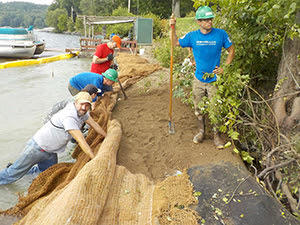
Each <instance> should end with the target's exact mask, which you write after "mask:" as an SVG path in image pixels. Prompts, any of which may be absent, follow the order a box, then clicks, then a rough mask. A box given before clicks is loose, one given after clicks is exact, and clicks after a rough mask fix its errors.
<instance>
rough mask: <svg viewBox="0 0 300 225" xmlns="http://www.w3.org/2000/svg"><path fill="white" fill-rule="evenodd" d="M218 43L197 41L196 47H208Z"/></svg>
mask: <svg viewBox="0 0 300 225" xmlns="http://www.w3.org/2000/svg"><path fill="white" fill-rule="evenodd" d="M216 43H217V42H216V41H196V45H200V46H207V45H216Z"/></svg>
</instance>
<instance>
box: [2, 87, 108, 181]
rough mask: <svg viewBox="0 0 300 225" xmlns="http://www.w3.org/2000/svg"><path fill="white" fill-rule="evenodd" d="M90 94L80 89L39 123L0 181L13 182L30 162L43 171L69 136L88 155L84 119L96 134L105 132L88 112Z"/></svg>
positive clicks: (90, 153) (89, 148)
mask: <svg viewBox="0 0 300 225" xmlns="http://www.w3.org/2000/svg"><path fill="white" fill-rule="evenodd" d="M91 103H92V97H91V96H90V94H89V93H88V92H80V93H78V94H77V95H76V98H75V101H74V102H70V103H69V104H68V105H67V106H66V107H65V108H64V109H62V110H60V111H59V112H58V113H56V114H55V115H53V117H52V118H51V119H50V120H49V121H48V122H47V123H46V124H45V125H44V126H42V127H41V128H40V129H39V130H38V131H37V132H36V133H35V135H34V136H33V137H32V138H31V139H30V140H29V141H28V142H27V144H26V146H25V148H24V150H23V152H22V154H21V156H20V157H19V158H18V159H17V160H16V161H15V162H14V163H13V164H12V165H11V166H9V167H8V168H6V169H4V170H1V171H0V185H3V184H9V183H13V182H15V181H17V180H19V179H20V178H21V177H23V176H24V175H25V174H26V173H27V172H28V171H29V170H30V168H31V167H32V166H34V165H35V164H37V165H38V167H39V169H40V171H44V170H46V169H47V168H49V167H50V166H52V165H54V164H55V163H57V154H56V153H60V152H63V151H64V150H65V147H66V145H67V143H68V141H69V140H70V139H71V138H72V137H73V138H74V139H75V140H76V141H77V142H78V144H79V146H80V147H81V149H82V150H83V152H84V153H85V154H87V155H88V156H89V157H90V158H91V159H93V158H94V157H95V156H94V153H93V151H92V149H91V147H90V146H89V145H88V143H87V142H86V140H85V138H84V136H83V134H82V132H81V131H80V128H81V127H82V124H83V123H87V124H88V125H90V127H92V128H93V129H94V130H95V131H96V132H97V133H98V134H100V135H102V136H104V137H105V136H106V132H105V131H104V130H103V129H102V128H101V127H100V126H99V124H98V123H97V122H95V121H94V120H93V118H92V117H90V115H89V112H88V111H89V109H90V108H91Z"/></svg>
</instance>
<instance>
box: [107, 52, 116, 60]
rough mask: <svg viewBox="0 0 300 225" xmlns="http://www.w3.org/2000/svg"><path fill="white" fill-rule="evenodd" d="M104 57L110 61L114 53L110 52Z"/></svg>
mask: <svg viewBox="0 0 300 225" xmlns="http://www.w3.org/2000/svg"><path fill="white" fill-rule="evenodd" d="M106 58H107V60H108V61H111V60H113V59H114V55H113V54H112V53H109V54H108V56H107V57H106Z"/></svg>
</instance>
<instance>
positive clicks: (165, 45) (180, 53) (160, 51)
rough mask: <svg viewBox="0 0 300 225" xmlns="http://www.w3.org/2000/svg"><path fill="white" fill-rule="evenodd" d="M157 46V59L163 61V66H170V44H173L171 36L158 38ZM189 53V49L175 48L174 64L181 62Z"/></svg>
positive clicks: (155, 51)
mask: <svg viewBox="0 0 300 225" xmlns="http://www.w3.org/2000/svg"><path fill="white" fill-rule="evenodd" d="M154 45H155V46H157V47H156V48H154V50H153V54H154V57H155V58H157V60H158V61H159V62H160V63H161V65H162V66H164V67H169V66H170V55H171V51H170V46H171V41H170V40H169V38H161V39H156V40H155V43H154ZM187 55H188V50H187V49H184V50H182V49H180V48H174V51H173V62H174V64H176V63H181V62H182V61H183V60H184V58H185V57H186V56H187Z"/></svg>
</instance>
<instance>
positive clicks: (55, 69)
mask: <svg viewBox="0 0 300 225" xmlns="http://www.w3.org/2000/svg"><path fill="white" fill-rule="evenodd" d="M35 33H36V34H37V36H38V37H39V38H40V39H44V40H45V42H46V49H47V48H51V49H66V48H79V36H72V35H64V34H53V33H46V32H35ZM48 54H52V55H53V54H56V55H58V54H63V53H62V52H60V53H53V52H48V51H45V52H44V53H43V55H44V56H47V55H48ZM2 62H3V61H2ZM90 66H91V59H90V58H77V57H75V58H71V59H66V60H59V61H55V62H51V63H45V64H40V65H32V66H24V67H15V68H7V69H0V105H1V106H0V124H1V128H0V155H1V157H0V170H1V169H4V168H5V167H6V165H7V163H9V162H14V161H15V159H16V158H17V157H18V156H19V155H20V153H21V152H22V150H23V148H24V146H25V144H26V142H27V140H29V139H30V138H31V137H32V136H33V135H34V133H35V132H36V131H37V130H38V129H39V128H40V127H41V126H42V124H43V117H44V116H45V115H46V113H47V111H48V110H49V109H50V108H51V107H52V105H53V104H55V103H57V102H59V101H61V100H63V99H66V98H69V97H70V96H71V95H70V94H69V91H68V88H67V87H68V82H69V79H70V78H71V77H73V76H75V75H76V74H78V73H81V72H86V71H89V69H90ZM71 147H72V146H71ZM71 147H70V146H69V147H68V148H69V149H70V148H71ZM70 160H71V157H70V154H69V153H68V151H65V152H64V153H62V154H60V155H59V161H70ZM33 178H34V176H33V175H26V176H24V177H23V178H22V179H21V180H19V181H17V182H15V183H13V184H8V185H2V186H0V209H2V210H4V209H7V208H10V207H12V206H13V205H15V204H16V203H17V200H18V195H17V193H18V192H20V193H22V192H25V194H26V190H27V189H28V187H29V185H30V184H31V182H32V179H33Z"/></svg>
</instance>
